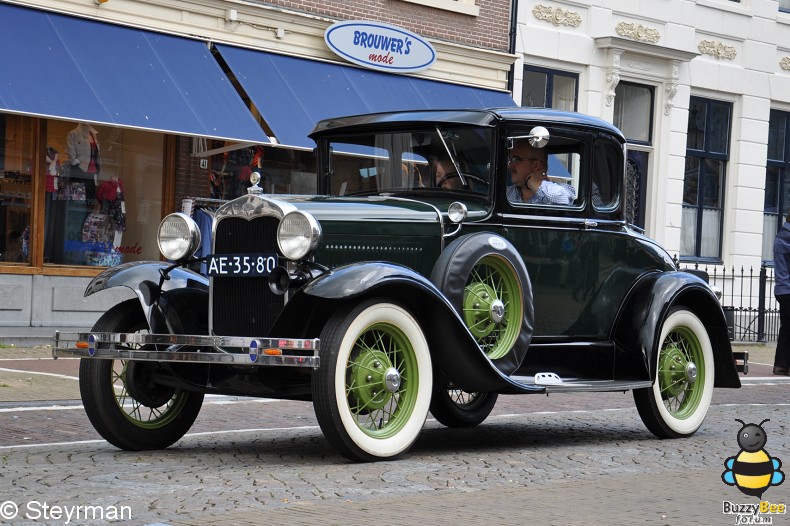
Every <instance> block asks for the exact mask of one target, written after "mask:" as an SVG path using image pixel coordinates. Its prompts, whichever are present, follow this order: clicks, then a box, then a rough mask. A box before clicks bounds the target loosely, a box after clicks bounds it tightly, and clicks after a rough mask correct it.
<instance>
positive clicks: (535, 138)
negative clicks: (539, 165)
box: [527, 126, 549, 148]
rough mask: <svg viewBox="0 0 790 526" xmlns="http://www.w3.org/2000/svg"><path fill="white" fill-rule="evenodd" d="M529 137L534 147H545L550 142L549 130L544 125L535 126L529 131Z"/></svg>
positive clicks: (530, 143)
mask: <svg viewBox="0 0 790 526" xmlns="http://www.w3.org/2000/svg"><path fill="white" fill-rule="evenodd" d="M527 139H529V145H530V146H532V147H533V148H543V147H544V146H546V145H547V144H548V143H549V130H547V129H546V128H544V127H543V126H535V127H534V128H532V129H531V130H530V131H529V135H528V136H527Z"/></svg>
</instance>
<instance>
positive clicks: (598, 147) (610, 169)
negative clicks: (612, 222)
mask: <svg viewBox="0 0 790 526" xmlns="http://www.w3.org/2000/svg"><path fill="white" fill-rule="evenodd" d="M593 156H594V161H593V170H592V205H593V210H594V211H595V213H596V214H609V213H611V212H614V211H616V210H617V209H618V207H619V205H620V199H621V195H620V194H621V185H622V174H623V166H624V165H623V162H624V161H623V159H624V157H623V150H622V148H621V147H620V145H619V144H617V143H615V142H613V141H607V140H599V141H596V143H595V151H594V154H593Z"/></svg>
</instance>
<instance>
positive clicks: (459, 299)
mask: <svg viewBox="0 0 790 526" xmlns="http://www.w3.org/2000/svg"><path fill="white" fill-rule="evenodd" d="M431 281H432V282H433V284H434V285H436V287H437V288H439V290H441V291H442V293H443V294H444V295H445V297H447V299H448V300H449V301H450V303H451V304H452V305H453V307H454V308H455V309H456V311H457V312H458V314H459V315H460V316H461V318H462V319H463V320H464V323H465V324H466V326H467V327H468V328H469V331H470V332H471V333H472V335H474V337H475V339H476V340H477V342H478V344H479V345H480V347H481V349H482V350H483V352H485V353H486V355H487V356H488V357H489V358H490V359H491V361H492V362H493V363H494V365H496V367H497V368H498V369H499V370H500V371H502V372H503V373H504V374H507V375H509V374H512V373H514V372H515V371H516V369H518V367H519V365H521V362H522V361H523V360H524V356H525V355H526V353H527V348H528V347H529V342H530V340H531V339H532V328H533V322H534V319H535V316H534V308H533V303H532V285H531V283H530V280H529V275H528V274H527V269H526V267H525V266H524V262H523V260H522V259H521V257H520V256H519V254H518V252H517V251H516V249H515V247H513V245H512V244H510V243H509V242H508V241H507V240H506V239H504V238H503V237H501V236H499V235H496V234H493V233H490V232H480V233H476V234H469V235H466V236H463V237H460V238H458V239H456V240H455V241H453V242H452V243H450V244H449V245H448V246H447V248H445V250H444V251H443V252H442V254H441V256H439V259H437V260H436V264H435V265H434V267H433V271H432V272H431Z"/></svg>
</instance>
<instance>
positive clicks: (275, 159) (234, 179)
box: [197, 141, 318, 200]
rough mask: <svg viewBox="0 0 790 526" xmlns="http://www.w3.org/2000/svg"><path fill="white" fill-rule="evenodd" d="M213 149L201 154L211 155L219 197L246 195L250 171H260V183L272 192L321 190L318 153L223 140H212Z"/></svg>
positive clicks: (213, 192) (213, 187)
mask: <svg viewBox="0 0 790 526" xmlns="http://www.w3.org/2000/svg"><path fill="white" fill-rule="evenodd" d="M206 147H207V148H209V150H207V151H205V152H203V153H202V154H199V156H200V157H203V158H207V159H208V179H209V191H210V195H200V196H197V197H211V198H215V199H226V200H227V199H234V198H236V197H239V196H242V195H245V194H246V193H247V188H249V187H250V174H251V173H252V172H258V173H259V174H260V175H261V182H260V183H258V184H259V186H261V188H263V190H264V192H266V193H271V194H314V193H316V192H317V191H318V184H317V183H318V182H317V179H316V172H315V155H314V154H313V152H312V151H303V150H296V149H289V148H283V147H275V146H262V145H257V146H247V147H237V146H235V145H232V144H229V143H225V142H223V141H208V144H207V145H206Z"/></svg>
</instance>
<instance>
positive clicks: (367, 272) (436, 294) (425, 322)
mask: <svg viewBox="0 0 790 526" xmlns="http://www.w3.org/2000/svg"><path fill="white" fill-rule="evenodd" d="M371 297H377V298H382V299H384V300H387V301H393V302H396V303H399V304H401V305H403V306H404V307H406V308H407V309H408V310H409V311H410V312H411V313H412V315H414V317H415V318H416V319H417V321H418V322H419V323H420V326H421V327H422V330H423V332H424V333H425V337H426V339H427V340H428V346H429V348H430V352H431V359H432V361H433V364H434V367H435V368H436V369H437V370H439V371H441V372H443V373H445V374H446V375H447V377H449V378H451V379H452V380H453V382H455V384H456V385H458V387H459V388H461V389H464V390H466V391H499V390H502V389H505V388H507V386H509V385H514V384H513V382H512V381H511V380H510V379H509V378H508V377H507V376H505V375H503V374H502V373H501V372H500V371H499V370H498V369H497V368H496V366H495V365H494V364H493V363H492V362H491V360H490V359H489V358H488V357H487V356H486V355H485V353H484V352H483V350H482V349H481V348H480V346H479V345H478V344H477V342H476V341H475V338H474V336H472V334H471V333H470V332H469V329H467V327H466V325H465V324H464V322H463V320H462V319H461V317H460V316H459V315H458V314H457V313H456V312H455V309H453V307H452V305H450V303H449V302H448V301H447V299H446V298H445V297H444V296H443V295H442V293H441V292H440V291H439V289H437V288H436V286H435V285H434V284H433V283H431V282H430V281H429V280H428V279H427V278H425V277H424V276H422V275H420V274H418V273H417V272H415V271H413V270H411V269H410V268H408V267H404V266H400V265H395V264H391V263H385V262H373V263H370V262H367V263H358V264H353V265H348V266H345V267H340V268H336V269H333V270H332V271H330V272H327V273H326V274H323V275H322V276H321V277H319V278H317V279H316V280H314V281H312V282H310V283H309V284H308V285H306V286H305V287H303V288H302V289H300V290H299V291H298V292H297V293H296V294H294V296H293V297H292V298H291V299H290V301H289V302H288V303H287V304H286V306H285V310H284V311H283V312H282V314H281V315H280V316H279V317H278V319H277V321H276V322H275V325H274V327H273V329H272V334H283V335H285V336H288V337H317V336H318V334H319V333H320V332H321V328H322V327H323V326H324V325H325V324H326V322H327V320H328V319H329V317H330V316H331V315H332V314H333V313H334V312H335V311H337V310H338V306H339V305H340V303H339V302H343V303H346V302H361V301H364V300H365V299H367V298H371Z"/></svg>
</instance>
